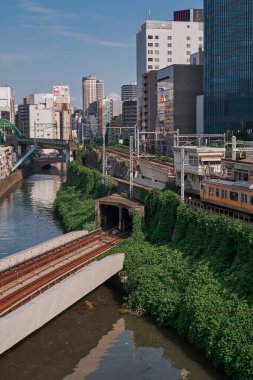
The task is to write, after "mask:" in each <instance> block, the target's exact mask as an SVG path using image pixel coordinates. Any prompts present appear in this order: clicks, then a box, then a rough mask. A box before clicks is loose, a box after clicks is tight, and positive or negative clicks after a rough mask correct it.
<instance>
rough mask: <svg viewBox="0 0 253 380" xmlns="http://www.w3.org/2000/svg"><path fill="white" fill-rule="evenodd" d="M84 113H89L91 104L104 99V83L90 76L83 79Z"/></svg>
mask: <svg viewBox="0 0 253 380" xmlns="http://www.w3.org/2000/svg"><path fill="white" fill-rule="evenodd" d="M82 92H83V111H84V112H85V113H87V111H88V108H89V105H90V103H92V102H95V101H96V100H100V99H103V97H104V82H103V81H102V80H97V79H96V77H93V76H91V75H89V76H88V77H83V78H82Z"/></svg>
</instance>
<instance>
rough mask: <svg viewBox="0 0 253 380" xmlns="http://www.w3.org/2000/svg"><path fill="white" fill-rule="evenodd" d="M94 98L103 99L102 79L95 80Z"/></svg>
mask: <svg viewBox="0 0 253 380" xmlns="http://www.w3.org/2000/svg"><path fill="white" fill-rule="evenodd" d="M96 91H97V95H96V100H100V99H103V98H104V97H105V89H104V81H103V80H97V81H96Z"/></svg>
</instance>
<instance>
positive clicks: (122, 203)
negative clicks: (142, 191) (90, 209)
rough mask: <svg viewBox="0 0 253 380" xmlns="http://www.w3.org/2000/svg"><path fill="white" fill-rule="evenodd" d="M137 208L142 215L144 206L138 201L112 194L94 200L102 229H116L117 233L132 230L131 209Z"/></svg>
mask: <svg viewBox="0 0 253 380" xmlns="http://www.w3.org/2000/svg"><path fill="white" fill-rule="evenodd" d="M133 209H138V210H139V211H140V212H141V215H142V216H144V206H143V205H142V204H140V203H138V202H135V201H131V200H129V199H126V198H123V197H121V196H120V195H118V194H112V195H109V196H107V197H104V198H100V199H98V200H97V201H96V211H97V215H98V219H99V223H100V227H101V228H102V229H103V230H107V231H108V230H114V231H115V230H117V231H118V232H119V233H127V232H131V231H132V216H131V210H133Z"/></svg>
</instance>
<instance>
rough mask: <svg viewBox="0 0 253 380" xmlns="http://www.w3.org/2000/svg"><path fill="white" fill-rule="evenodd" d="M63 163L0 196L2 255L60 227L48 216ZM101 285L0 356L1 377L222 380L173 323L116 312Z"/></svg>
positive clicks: (114, 298) (117, 300)
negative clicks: (163, 324) (167, 325)
mask: <svg viewBox="0 0 253 380" xmlns="http://www.w3.org/2000/svg"><path fill="white" fill-rule="evenodd" d="M64 176H65V172H64V168H63V167H60V166H58V167H56V169H55V170H53V171H52V172H47V173H44V174H36V175H32V176H30V177H28V178H27V179H26V180H24V181H23V182H21V183H19V184H18V185H17V186H16V187H15V188H14V189H13V190H12V192H11V193H10V194H9V195H8V196H6V197H5V198H4V199H3V200H2V201H0V253H1V257H4V256H6V255H10V254H12V253H14V252H17V251H20V250H22V249H25V248H28V247H29V246H32V245H35V244H39V243H40V242H42V241H45V240H48V239H51V238H53V237H55V236H58V235H60V234H62V233H63V232H62V229H61V226H60V225H59V223H58V222H57V221H56V220H55V219H54V216H53V210H52V208H53V202H54V198H55V194H56V192H57V190H58V188H59V186H60V184H61V183H62V181H63V180H64ZM121 304H122V299H121V296H120V295H119V294H118V293H117V292H116V291H115V290H113V289H111V288H109V287H107V286H102V287H100V288H98V289H97V290H96V291H94V292H92V293H91V294H90V295H88V296H87V297H85V299H83V300H81V301H80V302H78V303H77V304H76V305H74V306H73V307H71V308H70V309H68V310H67V311H66V312H65V313H63V314H61V315H60V316H59V317H58V318H56V319H55V320H53V321H52V322H50V323H48V324H47V325H46V326H44V327H43V328H42V329H40V330H39V331H38V332H36V333H34V334H33V335H32V336H30V337H29V338H27V339H26V340H25V341H23V342H21V343H20V344H18V345H17V346H16V347H15V348H13V349H12V350H10V351H9V352H7V353H6V354H5V355H3V356H2V357H1V358H0V379H3V380H12V379H15V380H27V379H29V380H30V379H34V380H36V379H38V380H40V379H41V380H44V379H45V380H46V379H47V380H58V379H59V380H60V379H65V380H79V379H80V380H81V379H87V380H114V379H119V378H120V380H128V379H131V380H139V379H146V380H183V379H184V380H186V379H188V380H225V379H227V377H225V376H224V375H222V374H220V373H219V372H217V371H216V370H215V369H213V368H212V367H211V366H210V364H209V363H208V361H207V360H206V359H205V358H204V356H203V355H201V354H200V353H199V352H198V351H197V350H195V349H194V348H193V347H192V346H191V345H189V344H188V343H187V342H186V341H185V340H183V339H182V338H180V337H179V336H178V335H177V333H176V332H175V331H174V330H172V329H168V328H166V329H162V328H159V327H157V326H156V325H155V324H154V323H153V321H152V320H151V319H150V318H148V317H142V318H138V317H136V316H133V315H129V314H124V313H122V312H121Z"/></svg>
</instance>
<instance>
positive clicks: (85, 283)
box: [0, 253, 124, 354]
mask: <svg viewBox="0 0 253 380" xmlns="http://www.w3.org/2000/svg"><path fill="white" fill-rule="evenodd" d="M123 262H124V254H123V253H119V254H116V255H112V256H107V257H106V258H104V259H102V260H100V261H96V262H93V263H92V264H90V265H89V266H87V267H85V268H83V269H81V270H80V271H79V272H77V273H76V274H75V275H72V276H70V277H68V278H67V279H65V280H64V281H62V282H60V283H59V284H57V285H55V286H53V287H52V288H50V289H49V290H47V291H45V292H44V293H42V294H41V295H40V296H38V297H36V298H34V299H33V300H32V301H30V302H28V303H27V304H25V305H23V306H21V307H19V308H18V309H17V310H14V311H13V312H11V313H9V314H7V315H6V316H4V317H2V318H1V319H0V332H1V333H0V354H2V353H3V352H5V351H7V350H8V349H10V348H11V347H13V346H14V345H15V344H17V343H18V342H20V341H21V340H22V339H24V338H26V337H27V336H28V335H30V334H31V333H33V332H34V331H36V330H38V329H39V328H41V327H42V326H43V325H45V324H46V323H47V322H49V321H50V320H51V319H53V318H55V317H56V316H57V315H59V314H60V313H62V312H63V311H64V310H66V309H67V308H68V307H70V306H71V305H73V304H74V303H75V302H77V301H79V300H80V299H81V298H83V297H84V296H85V295H87V294H88V293H90V292H91V291H92V290H94V289H96V288H97V287H98V286H99V285H101V284H102V283H103V282H105V281H106V280H108V279H109V278H110V277H112V276H114V275H115V274H116V273H118V272H119V271H121V270H122V269H123Z"/></svg>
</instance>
